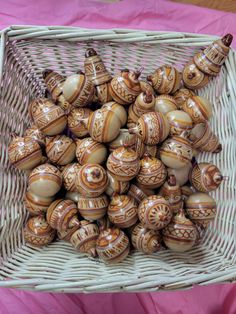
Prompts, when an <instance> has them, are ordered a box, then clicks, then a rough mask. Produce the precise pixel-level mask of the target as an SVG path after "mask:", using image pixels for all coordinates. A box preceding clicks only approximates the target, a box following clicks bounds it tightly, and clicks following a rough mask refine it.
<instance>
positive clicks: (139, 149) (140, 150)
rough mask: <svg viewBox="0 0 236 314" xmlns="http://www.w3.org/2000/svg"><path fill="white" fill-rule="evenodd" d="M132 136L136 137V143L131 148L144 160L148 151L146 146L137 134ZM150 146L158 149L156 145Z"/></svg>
mask: <svg viewBox="0 0 236 314" xmlns="http://www.w3.org/2000/svg"><path fill="white" fill-rule="evenodd" d="M131 135H133V136H135V141H134V144H133V145H132V146H131V148H132V149H133V150H134V151H135V152H136V153H137V154H138V157H139V158H142V157H143V155H144V153H145V150H146V145H145V144H144V143H143V142H142V140H141V138H140V137H138V136H137V135H136V134H131ZM149 146H153V147H156V145H149Z"/></svg>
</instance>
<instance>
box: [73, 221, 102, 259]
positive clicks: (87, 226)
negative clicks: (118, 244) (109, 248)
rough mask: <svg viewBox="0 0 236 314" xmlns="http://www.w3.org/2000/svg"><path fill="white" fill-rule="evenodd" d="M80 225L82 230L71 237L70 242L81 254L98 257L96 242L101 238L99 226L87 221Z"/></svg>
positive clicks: (78, 230)
mask: <svg viewBox="0 0 236 314" xmlns="http://www.w3.org/2000/svg"><path fill="white" fill-rule="evenodd" d="M80 225H81V226H80V228H79V229H77V230H76V231H75V232H74V233H73V235H72V236H71V238H70V242H71V244H72V245H73V247H74V248H75V249H76V250H77V251H79V252H80V253H85V254H88V255H90V256H92V257H95V256H96V255H97V253H96V241H97V238H98V236H99V229H98V226H97V225H96V224H94V223H92V222H89V221H86V220H82V221H81V222H80Z"/></svg>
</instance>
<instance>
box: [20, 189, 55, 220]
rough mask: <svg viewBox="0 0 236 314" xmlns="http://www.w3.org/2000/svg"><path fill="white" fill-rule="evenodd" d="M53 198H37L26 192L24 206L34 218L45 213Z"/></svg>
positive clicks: (35, 195)
mask: <svg viewBox="0 0 236 314" xmlns="http://www.w3.org/2000/svg"><path fill="white" fill-rule="evenodd" d="M54 198H55V197H54V196H51V197H44V196H38V195H37V194H34V193H32V192H31V191H27V192H26V193H25V196H24V205H25V207H26V209H27V210H28V212H29V213H30V214H31V215H34V216H36V215H40V214H44V213H46V211H47V209H48V207H49V206H50V204H51V203H52V202H53V200H54Z"/></svg>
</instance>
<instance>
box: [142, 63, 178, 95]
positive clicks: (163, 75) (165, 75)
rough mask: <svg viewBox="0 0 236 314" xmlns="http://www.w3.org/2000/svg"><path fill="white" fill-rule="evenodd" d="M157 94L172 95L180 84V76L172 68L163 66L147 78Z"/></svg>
mask: <svg viewBox="0 0 236 314" xmlns="http://www.w3.org/2000/svg"><path fill="white" fill-rule="evenodd" d="M147 80H148V82H150V83H151V84H152V87H153V88H154V89H155V91H156V92H157V93H158V94H173V93H175V92H176V91H177V90H178V89H179V88H180V84H181V74H180V72H179V71H178V70H177V69H176V68H175V67H173V66H170V65H163V66H161V67H160V68H158V69H157V70H156V71H155V72H154V73H153V74H151V75H149V76H148V77H147Z"/></svg>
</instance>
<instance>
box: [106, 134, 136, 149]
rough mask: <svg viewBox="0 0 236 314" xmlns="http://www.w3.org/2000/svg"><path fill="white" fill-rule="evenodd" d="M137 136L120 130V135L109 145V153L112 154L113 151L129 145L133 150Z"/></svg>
mask: <svg viewBox="0 0 236 314" xmlns="http://www.w3.org/2000/svg"><path fill="white" fill-rule="evenodd" d="M136 141H137V136H136V135H135V134H130V133H129V130H128V129H120V133H119V135H118V136H117V138H115V139H114V140H113V141H112V142H110V143H109V151H110V152H113V151H114V150H115V149H117V148H119V147H122V146H124V145H125V144H127V143H128V144H129V146H130V148H133V149H134V150H135V145H136Z"/></svg>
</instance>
